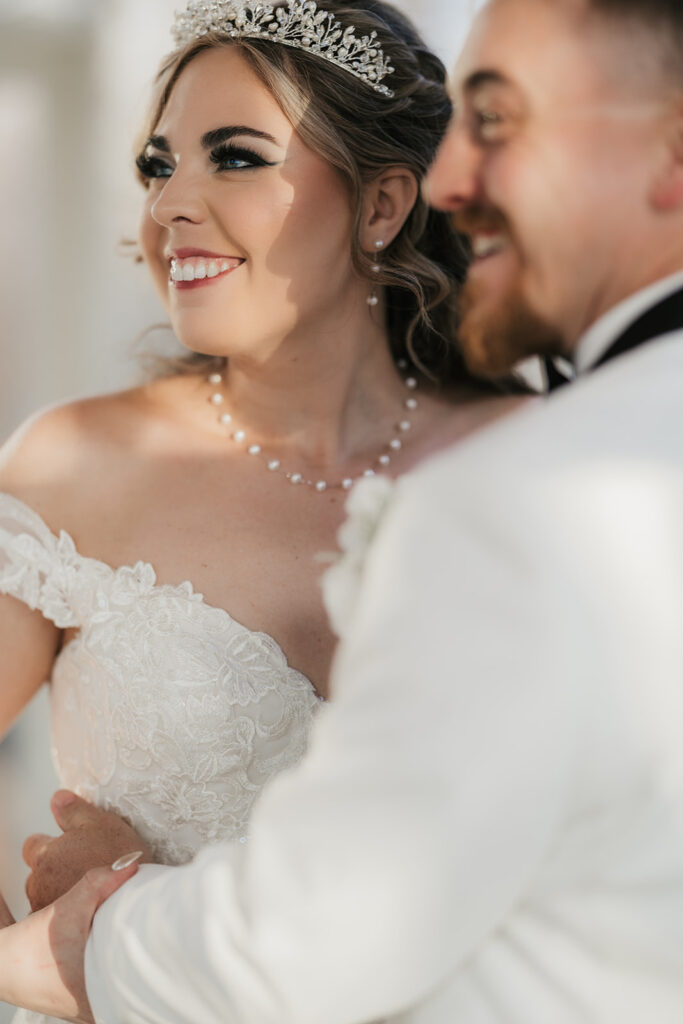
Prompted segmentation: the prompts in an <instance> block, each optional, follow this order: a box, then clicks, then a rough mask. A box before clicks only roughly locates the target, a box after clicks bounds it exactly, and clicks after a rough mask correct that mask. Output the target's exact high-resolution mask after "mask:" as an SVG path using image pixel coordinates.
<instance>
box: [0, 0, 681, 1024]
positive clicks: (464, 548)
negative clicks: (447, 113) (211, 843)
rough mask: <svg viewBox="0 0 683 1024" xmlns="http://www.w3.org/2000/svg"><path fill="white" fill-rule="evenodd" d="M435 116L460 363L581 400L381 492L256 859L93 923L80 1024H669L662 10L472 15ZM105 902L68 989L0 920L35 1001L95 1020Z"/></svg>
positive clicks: (672, 120)
mask: <svg viewBox="0 0 683 1024" xmlns="http://www.w3.org/2000/svg"><path fill="white" fill-rule="evenodd" d="M455 101H456V107H457V111H456V115H455V118H454V121H453V125H452V129H451V131H450V134H449V136H448V138H447V140H446V142H445V143H444V146H443V148H442V151H441V153H440V156H439V158H438V160H437V163H436V166H435V167H434V169H433V172H432V175H431V180H430V184H429V192H430V197H431V199H432V202H433V203H434V204H435V205H437V206H440V207H442V208H446V209H450V210H452V211H453V216H454V218H455V221H456V223H457V225H458V226H459V227H460V228H461V229H462V230H463V231H465V232H467V233H468V234H469V235H470V237H471V239H472V244H473V251H474V256H475V259H474V263H473V266H472V270H471V272H470V276H469V280H468V283H467V288H466V293H465V303H464V306H465V308H464V319H463V339H464V343H465V345H466V347H467V351H468V356H469V360H470V362H471V364H472V366H473V367H475V368H476V369H479V370H480V371H483V372H487V373H491V374H502V373H505V372H506V371H507V370H508V368H509V367H510V366H512V364H513V363H515V362H517V361H518V360H519V359H520V358H522V357H523V356H526V355H529V354H530V353H541V354H543V355H546V356H549V357H553V356H555V355H561V356H564V357H570V358H571V359H572V360H573V362H574V365H575V368H576V371H577V375H578V380H577V382H576V383H574V384H573V385H572V386H571V387H568V388H564V389H561V390H559V391H558V394H557V395H556V396H553V397H552V398H551V399H550V400H549V401H548V402H547V403H543V404H532V406H531V407H529V408H528V409H527V410H526V411H523V412H521V413H520V414H518V415H517V416H516V417H515V419H514V420H510V421H508V422H506V423H503V424H502V425H501V426H498V427H495V428H493V429H491V430H490V431H488V432H487V433H486V434H485V435H481V436H480V437H479V438H478V439H475V440H474V441H472V442H470V443H468V444H467V445H463V446H462V447H460V448H459V449H456V450H453V451H451V452H448V453H446V454H445V455H442V456H440V457H439V458H437V459H436V460H434V461H432V462H430V463H429V464H428V465H426V466H425V467H424V468H423V469H421V470H419V471H418V472H417V473H416V474H414V475H413V476H412V478H411V479H407V480H404V481H403V482H402V483H401V484H400V485H399V487H398V489H397V493H396V497H395V499H394V502H393V505H392V506H391V507H390V509H389V512H388V514H387V516H386V519H385V521H384V522H383V524H382V525H381V527H380V529H379V532H378V539H377V542H376V544H375V546H374V549H373V551H372V553H371V555H370V557H369V561H368V564H367V566H366V571H365V582H364V588H363V591H362V594H361V597H360V600H359V602H358V605H357V608H356V613H355V619H354V622H353V625H352V628H351V629H350V633H349V636H348V637H347V638H346V639H345V642H344V643H343V644H342V648H341V651H340V656H339V658H338V660H337V664H336V670H335V676H334V694H335V699H334V702H333V704H332V705H331V706H330V707H329V708H328V709H327V711H326V712H325V714H323V715H322V716H321V718H320V721H319V723H318V728H317V730H316V732H315V735H314V739H313V743H312V747H311V750H310V751H309V755H308V756H307V758H306V759H305V761H304V762H303V763H302V765H301V766H300V767H299V768H298V769H297V770H295V771H294V772H292V773H289V774H287V775H285V776H282V777H280V778H278V779H277V780H275V781H274V782H273V783H272V785H271V786H270V787H269V789H268V790H267V791H266V792H265V793H264V795H263V798H262V799H261V801H260V802H259V805H258V808H257V810H256V813H255V815H254V819H253V827H252V833H251V837H250V841H249V843H248V844H247V846H246V847H244V846H239V847H218V848H215V849H212V850H207V851H205V852H204V853H203V854H202V855H201V856H200V857H199V858H198V859H197V861H196V862H195V863H194V864H192V865H190V866H188V867H185V868H160V867H151V866H144V867H142V868H141V869H140V871H139V873H138V874H137V876H136V877H135V878H133V879H132V880H130V881H128V882H127V884H126V885H125V886H124V887H123V888H122V889H121V891H119V892H117V893H116V894H115V895H114V896H112V897H111V899H110V900H108V902H107V903H105V905H104V906H103V907H102V909H101V910H100V911H99V913H98V915H97V918H96V920H95V924H94V928H93V930H92V933H91V937H90V940H89V942H88V945H87V950H86V972H85V983H86V985H87V993H88V996H89V1000H90V1003H91V1006H92V1010H93V1014H94V1019H96V1020H97V1021H98V1022H101V1024H114V1022H124V1021H125V1022H151V1021H155V1022H156V1021H164V1022H168V1024H198V1022H201V1024H219V1022H220V1024H238V1022H239V1024H285V1022H288V1024H323V1022H324V1024H362V1022H368V1021H376V1020H384V1021H386V1020H392V1021H393V1020H395V1021H396V1022H398V1021H400V1022H401V1024H512V1022H519V1021H523V1022H524V1024H588V1022H596V1024H645V1022H647V1024H650V1022H651V1024H680V1022H681V1021H683V7H681V5H680V3H679V0H491V2H490V3H489V5H488V7H487V8H486V9H485V10H484V12H483V13H482V15H481V16H480V17H479V19H478V21H477V23H476V25H475V27H474V29H473V31H472V34H471V36H470V39H469V42H468V44H467V47H466V50H465V52H464V54H463V56H462V58H461V60H460V62H459V65H458V67H457V71H456V82H455ZM99 813H100V812H97V811H95V810H92V809H89V808H88V807H87V806H86V805H84V804H83V803H82V802H80V801H76V802H75V803H73V804H72V805H71V807H70V808H67V809H62V810H61V811H60V812H59V814H60V818H61V819H62V823H63V824H64V825H65V826H66V828H67V838H68V836H69V833H70V826H71V825H72V824H77V825H78V828H79V829H80V830H81V831H80V836H81V838H82V837H83V836H84V835H87V831H88V828H92V829H95V830H96V829H97V827H98V820H99V818H98V816H99ZM35 870H36V872H38V873H40V863H39V860H38V861H37V862H36V863H35ZM107 884H108V885H109V886H110V887H111V886H112V882H111V873H110V872H108V871H107V870H104V869H103V870H101V871H100V872H99V874H98V873H97V872H96V873H94V874H92V875H90V876H88V880H87V881H86V882H83V883H80V884H79V885H77V886H76V888H75V889H74V890H72V891H71V892H70V893H69V894H67V895H66V896H65V897H63V898H62V899H61V900H60V901H59V902H58V903H57V904H56V909H55V910H54V911H52V918H51V929H52V930H51V935H50V936H48V938H49V940H50V941H51V944H52V950H53V953H52V957H53V959H54V960H58V961H59V965H58V969H57V967H56V966H55V963H54V962H53V960H52V959H51V958H50V957H45V956H44V958H43V960H42V962H41V964H40V966H38V964H36V963H35V960H36V956H37V955H36V954H35V952H34V950H35V948H36V947H39V946H40V943H41V941H43V940H44V939H45V936H46V935H47V928H48V923H47V922H46V921H45V918H44V916H43V915H45V914H46V913H50V911H48V912H45V911H43V912H41V914H38V915H34V916H33V918H32V919H29V922H31V921H32V922H33V942H32V941H31V935H30V933H29V934H28V936H27V935H26V932H27V931H28V928H27V924H26V922H23V923H21V924H19V925H16V926H15V927H14V928H7V929H5V930H4V931H0V953H2V955H6V951H7V950H9V951H10V952H11V955H12V956H13V958H14V963H15V965H16V967H17V972H18V974H19V976H20V977H21V978H22V979H27V980H25V981H22V984H21V985H19V986H18V988H17V990H16V992H18V994H19V995H20V997H21V998H22V999H23V1001H24V1002H26V1003H27V1004H28V1005H33V1004H32V1003H31V990H30V979H31V977H32V976H33V977H35V978H38V977H40V981H41V992H42V993H43V994H44V993H45V992H46V991H48V990H49V993H50V996H49V998H51V999H52V1000H53V1002H52V1003H50V1004H49V1005H50V1008H51V1009H52V1012H54V1013H57V1014H60V1013H66V1014H67V1015H68V1013H71V1015H72V1016H74V1015H76V1016H78V1017H79V1019H82V1020H87V1019H89V1018H88V1008H87V1001H86V999H85V997H84V995H83V991H84V990H83V979H84V974H83V947H84V946H85V939H84V938H82V940H80V944H79V942H78V941H74V939H73V936H74V934H77V935H81V934H82V935H83V936H84V935H85V933H86V932H87V928H88V925H89V916H91V915H92V912H93V909H94V905H95V904H96V902H97V899H99V891H100V890H99V886H100V885H101V886H103V887H104V886H106V885H107ZM85 885H89V886H90V892H91V894H92V898H91V902H90V904H88V906H87V908H86V909H83V904H84V898H83V891H84V888H83V887H84V886H85ZM79 900H80V902H79ZM69 929H71V931H70V932H69ZM79 929H80V932H79ZM69 935H70V936H71V946H69V945H68V943H67V940H68V938H69ZM8 936H9V938H8ZM3 943H4V945H3ZM22 985H23V990H22ZM16 992H15V994H16ZM74 993H75V994H76V995H74ZM79 993H80V995H81V1005H82V1009H81V1010H80V1013H79V1014H75V1013H74V1011H73V1005H74V999H76V998H77V997H78V994H79ZM3 994H4V993H3V992H2V991H0V995H3ZM46 999H47V997H44V998H43V1001H42V1003H41V1008H43V1009H45V1008H46Z"/></svg>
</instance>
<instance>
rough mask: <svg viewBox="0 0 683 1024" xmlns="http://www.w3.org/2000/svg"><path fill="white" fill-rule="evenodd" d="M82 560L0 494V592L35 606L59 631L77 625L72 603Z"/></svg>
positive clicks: (66, 539)
mask: <svg viewBox="0 0 683 1024" xmlns="http://www.w3.org/2000/svg"><path fill="white" fill-rule="evenodd" d="M81 561H82V559H81V558H80V556H79V555H78V553H77V551H76V547H75V545H74V542H73V540H72V539H71V537H70V536H69V535H68V534H67V533H64V532H62V533H60V535H59V536H56V535H55V534H54V533H52V531H51V530H50V529H49V527H48V526H47V525H46V524H45V523H44V522H43V520H42V519H41V518H40V516H39V515H38V514H37V513H36V512H34V511H33V510H32V509H30V508H29V507H28V506H27V505H25V504H24V503H23V502H21V501H19V500H18V499H17V498H14V497H12V496H11V495H9V494H1V493H0V594H8V595H10V596H11V597H15V598H17V599H18V600H20V601H23V602H24V604H27V605H28V606H29V608H31V609H34V610H35V609H38V610H39V611H41V612H42V614H43V615H44V616H45V618H46V619H50V621H52V622H54V623H55V625H56V626H58V627H59V628H60V629H66V628H69V627H73V626H79V625H80V624H81V623H80V621H79V619H80V616H79V615H78V613H77V610H76V608H75V606H74V600H73V595H74V593H75V590H76V587H77V583H78V576H79V570H80V564H79V563H80V562H81Z"/></svg>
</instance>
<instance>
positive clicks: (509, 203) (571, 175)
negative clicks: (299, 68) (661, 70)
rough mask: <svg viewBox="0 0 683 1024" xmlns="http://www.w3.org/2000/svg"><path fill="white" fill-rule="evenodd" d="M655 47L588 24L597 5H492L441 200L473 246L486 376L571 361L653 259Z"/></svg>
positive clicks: (474, 338)
mask: <svg viewBox="0 0 683 1024" xmlns="http://www.w3.org/2000/svg"><path fill="white" fill-rule="evenodd" d="M643 35H645V42H643V39H642V36H643ZM634 43H635V44H637V45H636V46H635V47H634ZM653 46H654V44H653V42H652V40H651V39H650V37H649V35H648V33H643V32H642V31H641V32H640V34H639V31H638V29H637V27H634V26H633V25H632V24H629V23H625V22H622V21H621V20H620V19H615V21H614V23H613V22H611V21H607V20H605V19H602V18H597V17H595V16H591V17H588V13H587V10H586V8H585V5H584V2H583V0H492V2H491V3H490V4H489V6H488V7H487V8H486V9H485V11H484V12H483V13H482V14H481V15H480V16H479V19H478V20H477V22H476V23H475V26H474V29H473V31H472V33H471V35H470V38H469V41H468V43H467V45H466V48H465V51H464V53H463V55H462V58H461V60H460V61H459V63H458V66H457V68H456V76H455V83H454V100H455V111H456V112H455V115H454V119H453V123H452V125H451V129H450V131H449V134H448V136H447V138H446V140H445V142H444V144H443V146H442V148H441V150H440V153H439V155H438V157H437V160H436V163H435V165H434V167H433V169H432V171H431V173H430V176H429V179H428V182H427V186H426V192H427V197H428V199H429V200H430V201H431V202H432V204H433V205H434V206H437V207H439V208H441V209H446V210H451V211H453V219H454V223H455V225H456V227H457V228H458V229H459V230H461V231H463V232H464V233H465V234H467V235H468V236H469V238H470V241H471V243H472V248H473V262H472V266H471V269H470V272H469V276H468V281H467V284H466V286H465V289H464V295H463V322H462V340H463V344H464V346H465V349H466V353H467V356H468V360H469V362H470V364H471V366H472V367H473V369H476V370H477V371H479V372H482V373H485V374H489V375H492V376H496V375H498V374H500V373H505V372H507V370H508V369H509V368H510V367H511V366H512V365H514V363H516V362H517V361H518V360H520V359H522V358H524V357H526V356H528V355H532V354H550V353H569V352H570V351H571V349H572V348H573V346H574V344H575V343H576V341H577V340H578V338H579V337H580V335H581V334H582V332H583V331H584V330H585V329H586V328H587V327H588V326H589V325H590V324H591V323H592V322H594V320H596V319H597V318H598V317H599V316H600V315H601V314H602V313H603V312H605V311H606V310H607V309H609V308H610V306H612V305H613V304H614V303H615V302H617V301H618V300H619V299H620V298H621V297H623V295H620V294H619V288H620V287H621V286H622V285H623V284H624V281H626V280H627V279H628V278H629V274H630V271H631V269H632V264H633V261H637V260H642V256H643V253H642V250H641V248H640V247H639V245H638V242H637V239H638V238H639V226H640V225H642V223H643V219H644V218H645V216H646V213H647V212H648V201H647V198H648V175H649V174H650V172H651V167H650V166H649V164H648V161H650V160H651V155H650V154H652V152H653V151H654V149H655V144H656V138H657V136H656V131H657V114H656V111H658V110H660V109H661V81H660V79H659V76H658V73H657V72H656V71H655V70H653V69H654V68H655V67H656V63H655V62H656V57H657V55H656V53H655V54H654V55H652V58H651V55H650V53H649V51H648V47H650V48H652V47H653ZM638 47H639V50H638ZM655 49H656V47H655ZM638 53H639V56H638ZM634 56H636V58H637V60H638V62H639V64H638V66H637V67H634V65H633V59H634ZM629 61H631V62H632V63H631V64H629ZM660 62H661V55H660ZM650 63H651V64H652V68H650ZM658 90H659V92H658ZM658 104H659V106H658ZM631 276H632V275H631Z"/></svg>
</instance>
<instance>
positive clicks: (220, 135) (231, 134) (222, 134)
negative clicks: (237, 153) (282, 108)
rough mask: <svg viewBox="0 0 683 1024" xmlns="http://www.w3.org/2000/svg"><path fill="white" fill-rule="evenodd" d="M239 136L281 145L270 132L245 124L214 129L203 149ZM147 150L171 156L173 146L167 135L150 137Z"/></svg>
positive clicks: (211, 147) (208, 135) (202, 142)
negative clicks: (154, 150)
mask: <svg viewBox="0 0 683 1024" xmlns="http://www.w3.org/2000/svg"><path fill="white" fill-rule="evenodd" d="M238 136H242V137H244V136H247V138H251V139H264V140H265V141H266V142H272V143H273V145H274V146H279V145H280V143H279V142H278V141H277V139H276V138H275V137H274V136H273V135H270V134H269V133H268V132H262V131H259V129H258V128H249V127H247V125H244V124H234V125H225V126H224V127H223V128H214V129H213V131H210V132H207V133H206V134H205V135H202V138H201V144H202V149H213V148H214V147H215V146H220V145H221V143H223V142H229V141H230V140H231V139H234V138H236V137H238ZM146 149H156V150H157V152H159V153H168V154H169V155H170V153H171V144H170V142H169V141H168V139H167V138H166V136H165V135H150V137H149V138H148V139H147V142H146V143H145V145H144V147H143V152H144V151H145V150H146Z"/></svg>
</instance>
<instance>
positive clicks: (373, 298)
mask: <svg viewBox="0 0 683 1024" xmlns="http://www.w3.org/2000/svg"><path fill="white" fill-rule="evenodd" d="M383 248H384V242H383V241H382V240H381V239H380V238H378V239H377V241H376V242H375V249H376V250H377V256H379V253H380V250H381V249H383ZM381 269H382V268H381V267H380V265H379V263H378V262H377V258H375V262H374V263H373V264H372V270H373V273H375V274H379V272H380V270H381ZM367 303H368V306H377V305H378V304H379V295H378V294H377V286H376V285H373V286H372V291H371V292H370V294H369V295H368V298H367Z"/></svg>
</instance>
